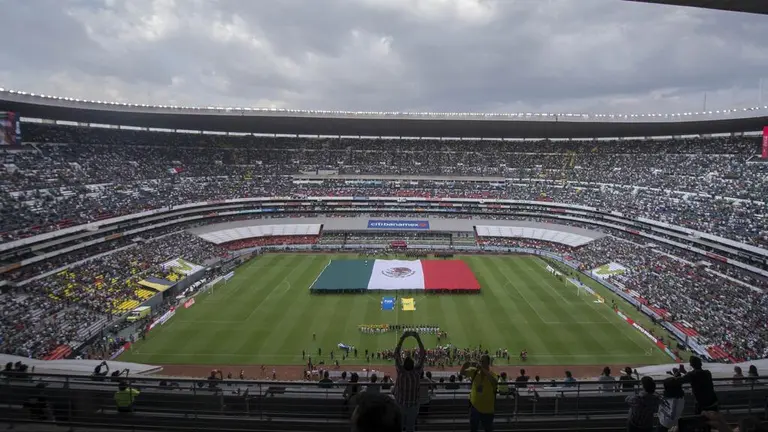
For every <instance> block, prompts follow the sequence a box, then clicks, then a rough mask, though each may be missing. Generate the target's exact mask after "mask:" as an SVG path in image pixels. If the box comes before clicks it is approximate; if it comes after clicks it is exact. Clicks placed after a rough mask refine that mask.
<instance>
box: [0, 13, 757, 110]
mask: <svg viewBox="0 0 768 432" xmlns="http://www.w3.org/2000/svg"><path fill="white" fill-rule="evenodd" d="M6 1H7V0H6ZM2 2H3V0H0V3H2ZM3 10H4V14H3V15H2V16H0V37H2V38H3V40H4V41H7V42H6V43H5V49H4V50H0V80H2V82H1V83H0V85H2V86H4V87H6V88H13V89H19V90H26V91H34V92H37V93H44V94H54V95H61V96H72V97H81V98H87V99H96V100H118V101H124V102H128V101H130V102H135V103H155V104H184V105H199V106H206V105H229V106H274V107H280V108H306V109H314V108H317V109H345V110H397V111H491V112H494V111H495V112H498V111H561V112H562V111H580V112H585V111H586V112H627V113H632V112H678V111H689V110H698V109H700V108H701V106H702V99H703V95H704V94H705V93H707V97H708V105H709V107H710V108H730V107H740V106H752V105H756V104H757V102H758V100H759V95H758V93H759V92H758V82H759V80H760V79H765V81H766V83H765V87H766V90H765V91H764V99H765V101H768V47H766V45H765V43H764V41H765V40H768V18H766V17H763V16H756V15H747V14H738V13H730V12H719V11H702V10H696V9H690V8H677V7H668V6H658V5H645V4H635V3H625V2H621V1H618V0H578V1H575V0H536V1H531V0H453V1H448V0H279V1H272V0H250V1H243V0H130V1H128V0H31V1H27V2H16V3H14V5H13V7H4V8H3ZM766 103H768V102H766Z"/></svg>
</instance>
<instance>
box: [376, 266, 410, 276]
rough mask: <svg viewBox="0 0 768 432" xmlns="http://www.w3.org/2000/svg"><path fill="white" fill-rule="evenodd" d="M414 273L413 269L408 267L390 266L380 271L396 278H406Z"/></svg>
mask: <svg viewBox="0 0 768 432" xmlns="http://www.w3.org/2000/svg"><path fill="white" fill-rule="evenodd" d="M415 273H416V272H415V271H413V269H410V268H408V267H390V268H388V269H386V270H384V271H382V272H381V274H383V275H384V276H387V277H391V278H397V279H402V278H407V277H408V276H412V275H413V274H415Z"/></svg>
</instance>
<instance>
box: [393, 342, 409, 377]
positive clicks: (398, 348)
mask: <svg viewBox="0 0 768 432" xmlns="http://www.w3.org/2000/svg"><path fill="white" fill-rule="evenodd" d="M407 337H408V332H403V334H402V335H401V336H400V340H399V341H398V342H397V346H396V347H395V368H397V371H398V372H399V371H400V370H401V369H402V368H403V357H402V356H401V355H400V352H401V351H402V348H403V341H404V340H405V338H407Z"/></svg>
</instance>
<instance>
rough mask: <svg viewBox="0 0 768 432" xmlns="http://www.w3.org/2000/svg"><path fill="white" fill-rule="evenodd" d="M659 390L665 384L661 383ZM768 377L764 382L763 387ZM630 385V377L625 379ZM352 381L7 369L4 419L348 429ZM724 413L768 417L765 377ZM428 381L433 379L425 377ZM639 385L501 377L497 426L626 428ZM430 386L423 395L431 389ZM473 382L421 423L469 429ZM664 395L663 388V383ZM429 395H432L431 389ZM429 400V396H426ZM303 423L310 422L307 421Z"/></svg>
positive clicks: (425, 413) (721, 394)
mask: <svg viewBox="0 0 768 432" xmlns="http://www.w3.org/2000/svg"><path fill="white" fill-rule="evenodd" d="M119 381H122V382H123V383H124V384H125V385H127V386H129V387H130V388H134V389H137V390H139V392H140V393H139V394H138V395H136V396H135V398H134V399H133V404H132V408H133V410H132V412H130V413H124V412H119V411H118V407H117V404H116V402H115V397H114V396H115V392H116V391H118V382H119ZM657 383H658V384H657V387H659V388H661V387H662V385H661V382H660V381H657ZM764 383H765V384H764ZM622 384H624V382H622ZM350 385H352V384H349V383H334V384H332V385H331V386H330V387H321V386H320V385H319V384H318V383H317V382H313V381H289V382H283V381H248V380H223V381H213V380H206V379H186V378H178V379H177V378H162V377H138V376H137V377H123V378H119V379H117V378H110V377H102V378H98V379H97V378H93V377H87V376H72V375H48V374H29V375H26V376H12V377H8V376H5V377H4V378H3V379H2V385H1V386H0V422H4V423H8V424H10V425H11V426H14V425H18V424H22V423H56V424H58V425H63V426H68V427H70V428H77V427H92V426H98V427H109V428H126V429H142V430H146V429H166V430H168V429H176V430H207V429H211V430H232V431H239V430H262V429H263V430H275V429H293V430H295V429H296V428H297V427H302V429H305V428H307V427H309V426H308V425H311V429H312V430H325V429H328V430H330V429H334V430H338V428H339V427H342V428H346V427H348V422H349V418H350V416H351V414H352V411H353V410H354V405H355V398H354V397H353V398H351V399H349V400H348V399H347V398H345V396H344V395H345V390H346V391H347V392H349V391H352V390H355V389H354V388H352V387H349V388H348V386H350ZM715 385H716V391H717V394H718V398H719V400H720V410H721V411H722V412H726V413H729V414H731V415H738V416H742V417H743V416H760V417H761V418H762V417H763V416H764V415H765V411H766V401H768V377H767V378H762V379H758V380H749V381H747V380H745V381H743V382H741V383H740V384H738V385H736V384H734V382H733V381H732V379H730V378H729V379H716V380H715ZM425 386H427V384H425ZM372 387H377V388H378V389H379V391H381V392H385V393H388V392H391V389H392V387H393V385H392V384H391V383H390V384H382V383H376V384H370V383H363V382H361V383H358V384H357V389H356V390H357V392H363V391H367V389H368V388H372ZM637 388H638V386H637V383H634V382H630V383H629V384H628V386H627V387H618V382H617V384H616V385H615V386H613V385H610V386H606V384H605V383H598V382H595V381H582V382H576V383H572V385H571V386H569V387H566V386H565V384H564V383H562V382H558V383H553V382H550V383H543V382H542V383H527V384H525V385H523V386H521V387H520V388H517V387H516V386H515V383H514V382H510V383H508V384H502V385H500V387H499V394H498V396H497V399H496V420H495V422H496V424H497V425H498V427H497V429H506V428H512V427H514V428H515V429H516V430H519V429H521V428H522V429H525V428H526V426H527V427H529V428H530V427H536V428H539V429H545V428H546V427H552V425H560V427H562V426H563V425H565V426H566V427H567V428H572V429H579V430H588V429H590V428H601V427H605V426H606V425H608V424H613V425H623V424H625V422H626V413H627V410H628V405H627V402H626V397H627V396H629V395H632V394H635V392H636V391H637ZM426 390H427V389H425V392H424V393H427V391H426ZM469 392H470V388H469V383H466V382H461V383H459V382H456V383H436V382H435V383H433V384H431V385H429V387H428V394H429V398H428V400H429V402H428V403H426V404H424V406H423V407H422V413H421V414H420V417H419V422H420V429H421V430H464V429H466V426H467V422H468V417H467V416H468V398H469ZM659 392H661V390H659ZM424 396H426V395H424ZM424 400H425V401H426V400H427V399H426V397H425V398H424ZM694 405H695V401H694V399H693V397H692V395H691V394H690V389H686V397H685V414H687V415H689V414H693V412H694ZM302 425H303V426H302Z"/></svg>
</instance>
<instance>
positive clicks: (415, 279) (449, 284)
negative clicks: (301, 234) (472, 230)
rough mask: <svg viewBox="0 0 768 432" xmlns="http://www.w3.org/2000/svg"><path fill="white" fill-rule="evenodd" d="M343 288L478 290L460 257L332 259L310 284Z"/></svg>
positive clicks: (328, 288) (318, 288)
mask: <svg viewBox="0 0 768 432" xmlns="http://www.w3.org/2000/svg"><path fill="white" fill-rule="evenodd" d="M310 289H311V290H316V291H345V290H479V289H480V284H479V283H478V282H477V279H476V278H475V275H474V274H473V273H472V270H470V268H469V266H467V264H466V263H465V262H464V261H461V260H423V261H414V260H382V259H377V260H337V261H334V260H332V261H331V262H329V263H328V265H327V266H326V267H325V269H323V271H322V273H320V275H319V276H318V277H317V279H316V280H315V282H314V283H313V284H312V286H311V287H310Z"/></svg>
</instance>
